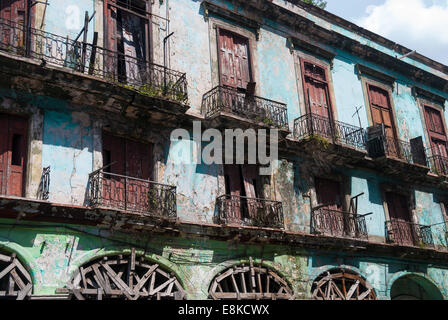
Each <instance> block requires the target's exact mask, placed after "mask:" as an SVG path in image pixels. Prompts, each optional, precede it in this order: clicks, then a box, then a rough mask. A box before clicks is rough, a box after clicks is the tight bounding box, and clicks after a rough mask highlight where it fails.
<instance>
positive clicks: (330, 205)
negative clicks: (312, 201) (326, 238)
mask: <svg viewBox="0 0 448 320" xmlns="http://www.w3.org/2000/svg"><path fill="white" fill-rule="evenodd" d="M315 187H316V196H317V202H318V204H319V206H320V205H323V206H324V207H323V208H322V209H321V210H320V211H319V217H318V219H317V221H318V222H319V223H320V227H321V228H322V230H323V231H324V232H325V233H328V234H331V235H333V236H343V235H344V234H345V221H344V213H343V212H342V201H341V185H340V183H339V182H337V181H333V180H328V179H323V178H315Z"/></svg>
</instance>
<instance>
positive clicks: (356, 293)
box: [311, 267, 377, 300]
mask: <svg viewBox="0 0 448 320" xmlns="http://www.w3.org/2000/svg"><path fill="white" fill-rule="evenodd" d="M311 294H312V296H313V298H314V299H316V300H377V296H376V293H375V290H374V289H373V287H372V286H371V285H370V283H369V282H367V280H366V279H365V278H364V277H363V276H361V275H360V274H359V273H357V272H355V271H353V270H351V269H348V268H343V267H339V268H332V269H329V270H327V271H325V272H323V273H321V274H320V275H319V276H317V277H316V278H315V279H314V281H313V283H312V285H311Z"/></svg>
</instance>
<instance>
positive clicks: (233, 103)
mask: <svg viewBox="0 0 448 320" xmlns="http://www.w3.org/2000/svg"><path fill="white" fill-rule="evenodd" d="M219 112H228V113H231V114H234V115H237V116H240V117H243V118H247V119H250V120H254V121H257V122H263V123H264V124H266V125H268V126H270V127H277V128H286V129H287V128H288V115H287V108H286V104H284V103H281V102H276V101H272V100H269V99H265V98H260V97H257V96H250V95H246V94H245V93H242V92H239V91H238V90H237V89H235V88H229V87H223V86H217V87H215V88H213V89H212V90H210V91H209V92H207V93H206V94H204V96H203V99H202V113H203V114H204V115H205V117H206V118H211V117H213V116H215V115H217V114H219Z"/></svg>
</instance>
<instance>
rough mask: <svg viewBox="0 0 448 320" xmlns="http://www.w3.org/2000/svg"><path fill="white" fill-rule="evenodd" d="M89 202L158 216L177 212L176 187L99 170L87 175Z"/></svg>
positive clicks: (173, 215)
mask: <svg viewBox="0 0 448 320" xmlns="http://www.w3.org/2000/svg"><path fill="white" fill-rule="evenodd" d="M89 203H90V205H91V206H92V207H102V208H109V209H117V210H124V211H131V212H137V213H142V214H145V215H151V216H157V217H165V218H175V217H176V216H177V213H176V212H177V209H176V187H174V186H169V185H164V184H161V183H156V182H152V181H148V180H142V179H137V178H132V177H127V176H122V175H118V174H113V173H107V172H104V171H102V170H99V171H95V172H92V173H91V174H90V176H89Z"/></svg>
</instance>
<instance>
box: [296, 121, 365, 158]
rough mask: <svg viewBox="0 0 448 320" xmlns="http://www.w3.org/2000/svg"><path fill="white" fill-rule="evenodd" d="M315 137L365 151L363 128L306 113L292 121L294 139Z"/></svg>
mask: <svg viewBox="0 0 448 320" xmlns="http://www.w3.org/2000/svg"><path fill="white" fill-rule="evenodd" d="M315 136H320V137H323V138H326V139H329V140H330V141H331V142H333V143H337V144H342V145H347V146H350V147H353V148H356V149H361V150H365V149H366V134H365V130H364V129H363V128H359V127H356V126H352V125H350V124H347V123H344V122H340V121H333V120H331V119H329V118H327V117H323V116H321V115H317V114H314V113H308V114H306V115H304V116H302V117H300V118H298V119H296V120H295V121H294V137H295V138H296V139H298V140H303V139H307V138H312V137H315Z"/></svg>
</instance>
